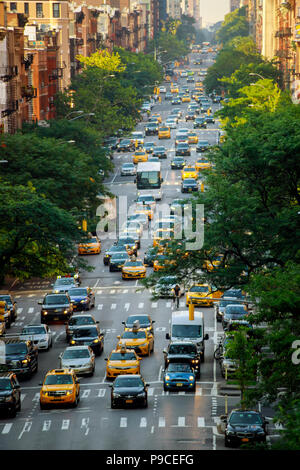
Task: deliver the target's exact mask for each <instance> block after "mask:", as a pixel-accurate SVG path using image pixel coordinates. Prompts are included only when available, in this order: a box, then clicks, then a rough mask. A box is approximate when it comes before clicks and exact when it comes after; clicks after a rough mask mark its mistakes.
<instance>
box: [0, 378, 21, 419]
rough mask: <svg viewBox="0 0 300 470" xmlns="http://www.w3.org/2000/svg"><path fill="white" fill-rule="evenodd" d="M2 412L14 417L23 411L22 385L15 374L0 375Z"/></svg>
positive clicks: (0, 405) (0, 406)
mask: <svg viewBox="0 0 300 470" xmlns="http://www.w3.org/2000/svg"><path fill="white" fill-rule="evenodd" d="M0 410H1V411H6V412H8V413H9V415H10V416H12V417H15V416H16V413H17V411H20V410H21V389H20V384H19V382H18V379H17V376H16V374H14V373H13V372H7V373H3V374H0Z"/></svg>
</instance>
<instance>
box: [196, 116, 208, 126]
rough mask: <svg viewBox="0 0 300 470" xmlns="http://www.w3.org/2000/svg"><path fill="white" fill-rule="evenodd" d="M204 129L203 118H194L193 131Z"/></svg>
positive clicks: (204, 121) (204, 122)
mask: <svg viewBox="0 0 300 470" xmlns="http://www.w3.org/2000/svg"><path fill="white" fill-rule="evenodd" d="M202 127H203V128H204V129H206V127H207V126H206V120H205V118H196V119H195V121H194V129H200V128H202Z"/></svg>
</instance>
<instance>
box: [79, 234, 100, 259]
mask: <svg viewBox="0 0 300 470" xmlns="http://www.w3.org/2000/svg"><path fill="white" fill-rule="evenodd" d="M99 253H101V242H100V240H99V238H98V237H90V238H88V239H87V240H86V241H84V242H82V243H79V245H78V254H79V255H92V254H99Z"/></svg>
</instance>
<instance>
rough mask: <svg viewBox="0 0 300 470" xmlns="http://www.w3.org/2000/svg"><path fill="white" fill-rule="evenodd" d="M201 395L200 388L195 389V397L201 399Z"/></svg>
mask: <svg viewBox="0 0 300 470" xmlns="http://www.w3.org/2000/svg"><path fill="white" fill-rule="evenodd" d="M201 395H202V388H197V390H196V396H197V397H201Z"/></svg>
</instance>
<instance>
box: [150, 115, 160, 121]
mask: <svg viewBox="0 0 300 470" xmlns="http://www.w3.org/2000/svg"><path fill="white" fill-rule="evenodd" d="M150 118H156V119H157V121H158V122H159V123H161V115H160V114H158V113H153V114H151V116H150Z"/></svg>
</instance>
